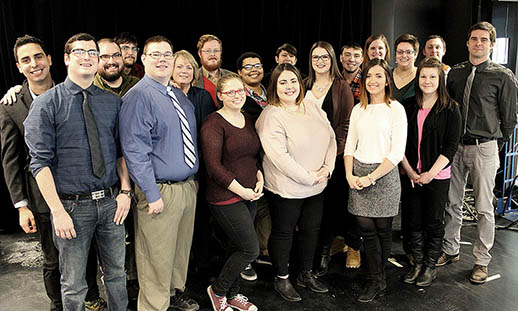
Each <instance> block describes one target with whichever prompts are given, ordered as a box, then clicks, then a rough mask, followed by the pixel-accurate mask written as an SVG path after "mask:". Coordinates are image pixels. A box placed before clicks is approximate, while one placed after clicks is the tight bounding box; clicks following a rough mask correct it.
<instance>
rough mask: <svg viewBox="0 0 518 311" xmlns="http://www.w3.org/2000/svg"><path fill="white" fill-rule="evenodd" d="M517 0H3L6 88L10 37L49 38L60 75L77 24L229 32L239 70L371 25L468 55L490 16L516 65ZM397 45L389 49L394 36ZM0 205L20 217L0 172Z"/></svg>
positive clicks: (139, 32)
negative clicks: (240, 60)
mask: <svg viewBox="0 0 518 311" xmlns="http://www.w3.org/2000/svg"><path fill="white" fill-rule="evenodd" d="M517 5H518V4H517V3H508V2H505V3H503V2H496V1H490V0H455V1H448V0H426V1H415V0H320V1H313V2H310V3H309V4H305V3H302V2H301V1H300V0H299V1H296V0H282V1H278V0H265V1H233V0H232V1H201V0H198V1H185V0H184V1H168V2H164V3H162V2H160V1H154V2H151V1H138V2H137V3H135V4H131V3H130V1H127V0H126V1H120V0H114V1H87V0H77V1H76V0H74V1H70V0H68V1H65V0H32V1H29V0H1V1H0V38H1V39H0V64H1V66H0V96H2V94H4V93H5V91H6V90H7V89H8V87H10V86H12V85H15V84H20V83H21V82H22V81H23V76H22V75H20V74H19V73H18V70H17V69H16V66H15V64H14V58H13V52H12V46H13V44H14V42H15V40H16V38H17V37H18V36H22V35H24V34H31V35H34V36H37V37H39V38H41V39H42V40H43V41H44V42H45V43H46V44H47V48H48V49H49V54H51V55H52V57H53V66H52V68H51V72H52V75H53V78H54V80H55V81H56V82H61V81H63V79H64V78H65V76H66V70H65V66H64V63H63V46H64V43H65V41H66V40H67V39H68V38H69V37H70V36H71V35H73V34H76V33H78V32H88V33H91V34H92V35H94V36H95V37H96V38H98V39H100V38H102V37H113V36H115V35H116V34H118V33H120V32H122V31H128V32H131V33H133V34H135V35H136V36H137V38H138V39H139V45H140V47H142V45H143V43H144V41H145V40H146V38H148V37H150V36H152V35H156V34H161V35H164V36H166V37H168V38H169V39H170V40H171V41H172V42H173V44H174V47H175V50H179V49H186V50H188V51H190V52H191V53H193V54H196V42H197V40H198V38H199V37H200V35H202V34H205V33H212V34H215V35H217V36H218V37H220V38H221V39H222V40H223V50H224V51H223V67H224V68H226V69H230V70H235V59H236V58H237V57H238V56H239V55H240V54H241V53H243V52H245V51H250V50H251V51H255V52H258V53H259V54H260V55H261V56H262V57H263V60H264V63H265V66H266V69H267V70H268V69H269V68H270V67H271V66H273V64H274V59H273V57H274V53H275V50H276V49H277V47H278V46H280V45H281V44H283V43H285V42H289V43H292V44H293V45H295V46H296V47H297V48H298V49H299V55H298V59H299V62H298V67H299V68H300V69H301V70H302V71H303V72H307V68H308V52H309V49H310V47H311V45H312V44H313V43H314V42H315V41H318V40H325V41H328V42H330V43H331V44H332V45H333V46H334V48H335V50H336V51H337V53H338V51H339V49H340V47H341V46H342V45H343V44H344V43H346V42H348V41H356V42H358V43H360V44H361V45H363V43H364V42H365V39H366V38H367V37H368V36H369V35H371V33H384V34H385V35H386V36H387V37H388V39H389V41H390V43H391V44H392V43H393V42H394V40H395V39H396V38H397V37H398V36H399V35H401V34H403V33H407V32H409V33H413V34H415V35H416V36H417V37H418V38H419V39H420V41H421V44H424V42H423V40H424V39H425V38H426V37H427V36H428V35H430V34H440V35H442V36H443V37H444V38H445V39H446V42H447V53H446V56H445V58H444V62H445V63H447V64H455V63H458V62H461V61H464V60H466V59H467V50H466V34H467V31H468V29H469V27H470V25H472V24H473V23H474V22H476V21H479V20H487V21H490V22H491V21H492V20H493V19H494V23H495V26H496V27H497V31H498V33H499V34H502V33H504V32H505V31H507V33H508V35H509V37H511V54H510V60H512V63H510V64H509V65H508V67H509V68H511V69H512V70H515V69H516V68H515V67H516V65H517V63H516V58H517V53H516V50H517V45H518V43H517V38H516V36H515V34H516V30H518V24H517V23H518V18H517V15H518V8H517ZM391 50H392V53H393V50H394V49H393V47H392V46H391ZM195 56H196V55H195ZM196 59H197V56H196ZM392 59H394V57H393V55H392ZM2 174H3V173H2ZM0 211H1V212H2V217H0V229H2V228H5V227H8V226H9V225H11V227H12V226H15V227H16V226H17V218H16V217H15V215H16V214H15V211H14V209H13V208H12V203H11V202H10V199H9V195H8V194H7V191H6V189H5V184H3V178H0Z"/></svg>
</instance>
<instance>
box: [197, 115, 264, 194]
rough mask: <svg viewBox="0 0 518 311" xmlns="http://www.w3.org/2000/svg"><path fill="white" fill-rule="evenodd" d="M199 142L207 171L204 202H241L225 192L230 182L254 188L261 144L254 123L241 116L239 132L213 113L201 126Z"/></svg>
mask: <svg viewBox="0 0 518 311" xmlns="http://www.w3.org/2000/svg"><path fill="white" fill-rule="evenodd" d="M200 139H201V148H202V153H203V157H204V159H205V165H206V168H207V177H208V178H207V192H206V197H207V201H208V202H209V203H212V204H217V203H220V204H221V203H222V202H229V203H232V202H236V201H239V200H242V199H241V198H240V197H239V196H237V195H236V194H235V193H233V192H232V191H230V190H228V189H227V188H228V186H229V185H230V183H232V180H234V179H235V180H237V182H239V184H241V186H243V187H245V188H252V189H253V188H255V184H256V182H257V170H258V161H257V159H258V156H259V151H260V149H261V143H260V141H259V136H257V133H256V132H255V126H254V123H253V122H252V121H251V120H250V119H249V118H248V117H246V116H245V126H244V127H243V128H242V129H240V128H237V127H235V126H233V125H232V124H230V123H229V122H228V121H227V120H225V119H224V118H223V117H222V116H221V115H220V114H219V113H217V112H214V113H212V114H211V115H209V116H208V117H207V120H205V122H204V123H203V125H202V127H201V132H200Z"/></svg>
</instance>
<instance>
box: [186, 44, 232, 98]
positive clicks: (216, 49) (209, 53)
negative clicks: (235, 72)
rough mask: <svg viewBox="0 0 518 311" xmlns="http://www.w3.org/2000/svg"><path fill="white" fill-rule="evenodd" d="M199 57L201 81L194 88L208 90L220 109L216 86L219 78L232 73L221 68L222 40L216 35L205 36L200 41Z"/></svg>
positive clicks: (198, 45)
mask: <svg viewBox="0 0 518 311" xmlns="http://www.w3.org/2000/svg"><path fill="white" fill-rule="evenodd" d="M197 47H198V56H199V57H200V63H201V68H200V79H199V80H198V81H196V82H195V84H194V86H196V87H199V88H202V89H205V90H207V91H208V92H209V93H210V96H211V97H212V100H213V101H214V105H216V107H218V101H217V99H216V85H217V84H218V80H219V78H221V77H223V76H224V75H226V74H228V73H230V72H231V71H229V70H226V69H223V68H221V62H222V59H221V53H222V52H223V51H222V44H221V40H220V39H219V38H218V37H216V36H215V35H210V34H205V35H203V36H201V37H200V39H199V40H198V44H197Z"/></svg>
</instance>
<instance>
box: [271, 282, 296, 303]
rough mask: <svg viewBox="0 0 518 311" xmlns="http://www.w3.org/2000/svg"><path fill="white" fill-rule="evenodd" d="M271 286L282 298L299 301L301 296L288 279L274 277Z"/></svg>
mask: <svg viewBox="0 0 518 311" xmlns="http://www.w3.org/2000/svg"><path fill="white" fill-rule="evenodd" d="M273 288H274V289H275V291H276V292H278V293H279V295H281V297H282V298H284V300H287V301H301V300H302V298H301V297H300V295H299V293H297V291H296V290H295V288H293V285H291V282H290V279H281V278H279V277H276V278H275V281H274V283H273Z"/></svg>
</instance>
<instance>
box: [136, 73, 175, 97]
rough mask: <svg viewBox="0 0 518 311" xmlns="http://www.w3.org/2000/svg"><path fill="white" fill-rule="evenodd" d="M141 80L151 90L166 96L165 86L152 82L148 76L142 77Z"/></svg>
mask: <svg viewBox="0 0 518 311" xmlns="http://www.w3.org/2000/svg"><path fill="white" fill-rule="evenodd" d="M142 80H143V81H145V83H146V84H148V85H149V86H151V87H152V88H154V89H156V90H157V91H159V92H160V93H162V94H164V95H167V86H165V85H163V84H162V83H160V82H158V81H156V80H153V79H152V78H150V77H149V76H148V75H144V77H143V78H142ZM168 86H169V84H168Z"/></svg>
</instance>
